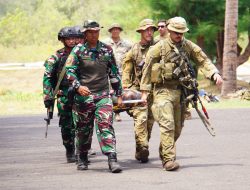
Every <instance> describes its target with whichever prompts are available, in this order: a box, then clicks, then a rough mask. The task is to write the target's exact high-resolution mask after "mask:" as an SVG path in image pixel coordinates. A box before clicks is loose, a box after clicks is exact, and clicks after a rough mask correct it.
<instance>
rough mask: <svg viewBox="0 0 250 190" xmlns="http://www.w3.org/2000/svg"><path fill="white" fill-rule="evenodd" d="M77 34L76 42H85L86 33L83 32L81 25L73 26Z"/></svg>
mask: <svg viewBox="0 0 250 190" xmlns="http://www.w3.org/2000/svg"><path fill="white" fill-rule="evenodd" d="M73 28H74V30H75V32H76V35H75V44H76V45H77V44H83V43H84V34H83V33H82V32H81V26H79V25H77V26H74V27H73Z"/></svg>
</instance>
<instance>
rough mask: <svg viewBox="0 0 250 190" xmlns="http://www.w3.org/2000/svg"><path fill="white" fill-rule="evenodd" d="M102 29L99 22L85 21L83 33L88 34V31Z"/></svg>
mask: <svg viewBox="0 0 250 190" xmlns="http://www.w3.org/2000/svg"><path fill="white" fill-rule="evenodd" d="M101 28H103V27H102V26H101V27H100V25H99V23H98V22H96V21H94V20H85V21H84V23H83V28H82V30H81V32H86V31H87V30H100V29H101Z"/></svg>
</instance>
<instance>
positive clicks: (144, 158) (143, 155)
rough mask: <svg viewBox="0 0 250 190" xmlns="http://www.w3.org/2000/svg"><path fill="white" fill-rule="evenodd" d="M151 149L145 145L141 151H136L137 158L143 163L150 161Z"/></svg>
mask: <svg viewBox="0 0 250 190" xmlns="http://www.w3.org/2000/svg"><path fill="white" fill-rule="evenodd" d="M148 156H149V151H148V149H147V148H145V147H143V148H142V149H141V150H140V151H139V152H136V153H135V159H136V160H138V161H140V162H141V163H147V162H148Z"/></svg>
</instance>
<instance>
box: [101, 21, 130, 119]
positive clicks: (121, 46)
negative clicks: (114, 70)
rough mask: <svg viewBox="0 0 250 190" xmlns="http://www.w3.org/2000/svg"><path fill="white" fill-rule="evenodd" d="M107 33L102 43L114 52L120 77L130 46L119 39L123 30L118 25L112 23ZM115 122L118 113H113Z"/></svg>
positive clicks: (118, 115) (118, 117)
mask: <svg viewBox="0 0 250 190" xmlns="http://www.w3.org/2000/svg"><path fill="white" fill-rule="evenodd" d="M108 31H109V33H110V34H111V36H110V38H108V39H106V40H104V43H106V44H107V45H110V46H111V47H112V49H113V51H114V55H115V59H116V63H117V66H118V69H119V73H120V75H121V74H122V66H121V65H122V60H123V58H124V56H125V54H126V53H127V52H128V51H129V50H130V48H131V46H132V44H131V43H130V42H129V41H127V40H124V39H122V38H121V37H120V33H121V32H122V31H123V28H122V27H121V25H120V24H118V23H113V24H112V25H111V26H110V27H109V29H108ZM115 120H116V121H121V117H120V114H119V113H115Z"/></svg>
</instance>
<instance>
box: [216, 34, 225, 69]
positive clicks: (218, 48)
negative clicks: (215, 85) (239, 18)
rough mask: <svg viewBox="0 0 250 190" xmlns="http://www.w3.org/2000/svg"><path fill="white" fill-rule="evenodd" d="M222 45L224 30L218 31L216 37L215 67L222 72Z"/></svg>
mask: <svg viewBox="0 0 250 190" xmlns="http://www.w3.org/2000/svg"><path fill="white" fill-rule="evenodd" d="M223 46H224V30H222V31H219V32H218V34H217V39H216V57H217V60H216V67H217V69H218V70H219V71H220V73H222V67H223V65H222V61H223Z"/></svg>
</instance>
